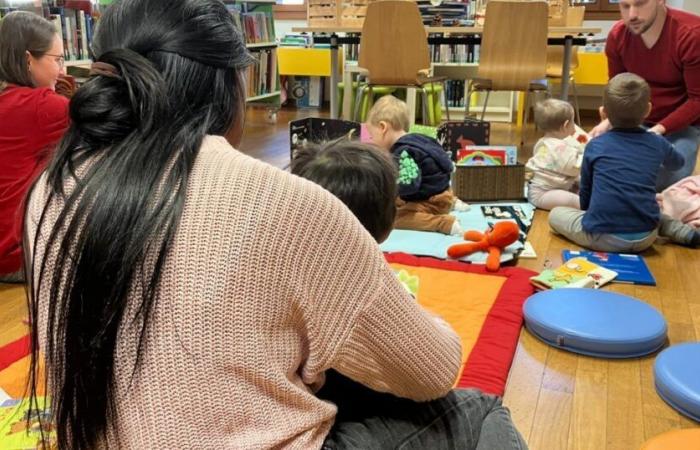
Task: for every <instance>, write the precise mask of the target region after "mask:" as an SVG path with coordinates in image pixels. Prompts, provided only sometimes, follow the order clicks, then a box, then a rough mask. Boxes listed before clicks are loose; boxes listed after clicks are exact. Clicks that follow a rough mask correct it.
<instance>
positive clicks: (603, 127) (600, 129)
mask: <svg viewBox="0 0 700 450" xmlns="http://www.w3.org/2000/svg"><path fill="white" fill-rule="evenodd" d="M611 128H612V126H611V125H610V121H609V120H608V119H605V120H604V121H602V122H600V123H599V124H598V125H596V127H595V128H593V129H592V130H591V131H590V132H589V133H588V135H589V136H590V137H591V139H593V138H595V137H598V136H600V135H601V134H603V133H605V132H608V131H610V129H611Z"/></svg>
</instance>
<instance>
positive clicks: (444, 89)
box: [433, 80, 450, 125]
mask: <svg viewBox="0 0 700 450" xmlns="http://www.w3.org/2000/svg"><path fill="white" fill-rule="evenodd" d="M433 92H435V91H433ZM442 98H443V100H445V116H446V117H447V121H448V122H449V121H450V107H449V105H448V104H447V82H446V81H444V80H443V82H442ZM441 107H442V106H441ZM436 116H437V114H436ZM438 125H439V124H438Z"/></svg>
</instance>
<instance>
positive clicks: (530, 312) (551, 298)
mask: <svg viewBox="0 0 700 450" xmlns="http://www.w3.org/2000/svg"><path fill="white" fill-rule="evenodd" d="M523 312H524V316H525V325H526V326H527V329H528V330H530V332H532V333H533V334H534V335H535V336H537V337H538V338H540V339H542V340H543V341H545V342H547V343H548V344H550V345H553V346H555V347H559V348H562V349H565V350H569V351H572V352H575V353H581V354H584V355H591V356H600V357H603V358H633V357H636V356H641V355H646V354H648V353H652V352H654V351H656V350H658V349H659V348H661V347H662V346H663V345H664V343H665V342H666V321H665V320H664V317H663V316H662V315H661V314H660V313H659V312H658V311H657V310H656V309H654V308H653V307H651V306H649V305H647V304H646V303H643V302H641V301H639V300H635V299H634V298H632V297H628V296H626V295H621V294H616V293H613V292H606V291H599V290H596V289H574V288H571V289H568V288H567V289H554V290H551V291H544V292H540V293H538V294H535V295H533V296H532V297H530V298H529V299H528V300H527V301H526V302H525V305H524V306H523Z"/></svg>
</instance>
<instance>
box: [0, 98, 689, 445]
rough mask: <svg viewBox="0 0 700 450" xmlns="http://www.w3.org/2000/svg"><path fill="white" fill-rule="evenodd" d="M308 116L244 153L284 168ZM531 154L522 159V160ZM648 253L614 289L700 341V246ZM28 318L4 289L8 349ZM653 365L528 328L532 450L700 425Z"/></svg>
mask: <svg viewBox="0 0 700 450" xmlns="http://www.w3.org/2000/svg"><path fill="white" fill-rule="evenodd" d="M306 115H318V111H315V110H299V111H294V110H292V111H287V110H282V111H280V113H279V115H278V120H277V124H276V125H274V124H269V123H266V121H265V113H264V112H262V111H255V110H253V111H249V114H248V121H247V124H246V133H245V135H244V140H243V143H242V144H241V146H240V147H241V150H242V151H244V152H246V153H248V154H250V155H251V156H254V157H256V158H259V159H263V160H265V161H268V162H270V163H271V164H273V165H275V166H277V167H284V166H286V165H287V164H288V162H289V143H288V142H289V135H288V127H287V122H288V121H289V120H294V119H295V118H300V117H305V116H306ZM593 124H594V120H593V119H588V120H585V121H584V125H585V126H584V128H589V127H590V126H591V125H593ZM518 138H519V135H518V133H517V130H516V129H515V127H513V126H510V125H506V124H494V125H493V129H492V134H491V143H492V144H511V143H514V142H518V140H517V139H518ZM536 138H537V136H536V134H535V132H534V131H533V130H530V131H529V133H528V139H526V142H527V143H529V145H530V146H531V145H532V143H533V142H534V140H535V139H536ZM526 148H528V145H526ZM528 156H529V155H528V154H521V155H520V158H519V159H521V160H523V159H527V157H528ZM529 239H530V241H531V242H532V244H533V246H534V248H535V250H536V252H537V254H538V258H537V259H522V260H520V261H518V263H517V265H518V266H520V267H525V268H528V269H532V270H535V271H541V270H542V268H543V267H544V265H545V264H551V265H553V266H557V265H559V264H560V263H561V250H562V249H564V248H575V246H573V245H572V244H569V243H568V242H566V241H564V240H562V239H561V238H559V237H556V236H554V235H553V234H551V233H550V231H549V227H548V225H547V214H546V213H545V212H542V211H538V212H537V213H536V214H535V221H534V224H533V227H532V229H531V230H530V235H529ZM644 256H645V257H646V258H647V261H648V264H649V266H650V268H651V270H652V272H653V273H654V275H655V276H656V279H657V282H658V285H657V286H656V287H643V286H632V285H621V284H613V285H610V286H609V287H607V289H609V290H612V291H615V292H620V293H623V294H628V295H632V296H634V297H637V298H639V299H642V300H644V301H646V302H647V303H649V304H651V305H653V306H655V307H656V308H657V309H659V310H660V311H662V312H663V314H664V315H665V316H666V319H667V321H668V325H669V340H670V343H671V344H676V343H679V342H686V341H698V340H700V296H698V294H697V291H695V290H696V289H698V285H699V283H700V281H699V280H700V250H690V249H686V248H683V247H679V246H676V245H671V244H660V243H657V244H656V245H654V247H653V248H652V249H650V250H648V251H647V252H645V253H644ZM693 292H696V293H695V294H693ZM25 316H26V311H25V306H24V294H23V291H22V289H21V288H18V287H11V286H9V285H0V346H2V345H4V344H6V343H8V342H10V341H12V340H14V339H17V338H18V337H20V336H22V335H23V334H25V333H26V325H24V324H22V321H21V319H22V318H23V317H25ZM653 361H654V357H653V356H651V357H647V358H639V359H632V360H625V361H609V360H603V359H596V358H588V357H583V356H576V355H574V354H571V353H567V352H563V351H560V350H557V349H554V348H551V347H549V346H547V345H545V344H543V343H541V342H540V341H538V340H537V339H535V338H533V337H532V336H531V335H530V334H529V333H528V332H527V331H525V330H524V329H523V331H522V333H521V336H520V343H519V345H518V350H517V353H516V355H515V360H514V362H513V367H512V369H511V374H510V379H509V382H508V386H507V389H506V393H505V397H504V402H505V404H506V405H507V406H508V407H509V408H510V409H511V412H512V415H513V419H514V420H515V422H516V424H517V426H518V428H519V429H520V431H521V432H522V434H523V435H524V436H525V439H526V440H527V442H528V443H529V445H530V448H531V449H534V450H559V449H562V450H574V449H576V450H578V449H590V450H605V449H607V450H617V449H620V450H623V449H624V450H627V449H638V448H639V446H640V445H641V444H642V442H644V441H645V440H647V439H649V438H651V437H652V436H655V435H657V434H659V433H662V432H664V431H668V430H671V429H676V428H690V427H697V426H698V423H696V422H693V421H691V420H689V419H686V418H684V417H682V416H680V415H679V414H678V413H676V412H675V411H674V410H673V409H671V408H670V407H668V406H667V405H666V404H665V403H664V402H663V401H662V400H661V399H660V398H659V396H658V395H657V394H656V392H655V390H654V383H653V374H652V367H653ZM670 450H676V449H670ZM677 450H684V449H677Z"/></svg>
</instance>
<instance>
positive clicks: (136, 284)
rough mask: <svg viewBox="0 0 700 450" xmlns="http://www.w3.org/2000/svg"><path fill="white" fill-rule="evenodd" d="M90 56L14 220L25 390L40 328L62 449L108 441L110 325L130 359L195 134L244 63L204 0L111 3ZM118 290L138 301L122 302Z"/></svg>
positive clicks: (216, 6)
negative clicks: (25, 287)
mask: <svg viewBox="0 0 700 450" xmlns="http://www.w3.org/2000/svg"><path fill="white" fill-rule="evenodd" d="M92 50H93V54H94V56H95V60H96V61H97V62H100V63H103V64H101V65H100V66H101V70H100V71H99V73H100V75H97V76H93V77H92V78H91V79H90V80H89V81H88V82H87V83H86V84H85V85H84V86H83V87H81V88H80V89H79V90H78V91H77V92H76V94H75V96H74V97H73V98H72V100H71V103H70V119H71V125H70V128H69V129H68V131H67V133H66V135H65V136H64V138H63V140H62V141H61V143H60V145H59V148H58V150H57V153H56V155H55V157H54V159H53V160H52V162H51V164H50V166H49V167H48V169H47V170H46V173H45V174H44V176H45V180H46V185H47V186H46V192H45V196H46V201H45V206H43V211H42V212H41V214H40V217H38V218H34V219H32V218H31V217H26V219H25V222H26V223H29V222H30V221H31V220H35V221H38V226H37V231H36V233H34V234H33V235H32V236H29V235H28V232H27V231H26V230H27V229H26V226H25V249H27V251H25V254H27V255H28V256H27V258H26V260H25V265H26V267H27V269H28V270H27V273H28V275H29V283H30V285H29V286H30V288H29V309H30V318H31V322H32V324H33V327H32V367H31V373H30V383H29V388H30V395H31V397H32V398H33V399H34V402H35V406H38V405H37V404H36V394H37V387H38V386H39V383H40V382H41V381H40V380H39V376H38V375H37V371H38V366H39V364H38V360H39V357H40V356H39V330H38V327H39V324H40V323H46V328H45V330H43V331H45V332H46V339H45V343H46V346H45V347H44V348H42V349H41V350H42V351H43V353H44V355H45V358H46V359H45V360H46V374H47V379H48V386H47V387H48V392H50V394H51V395H52V407H51V409H52V411H53V415H54V419H55V425H56V430H57V434H58V445H59V448H71V449H88V448H94V447H95V446H96V444H97V443H99V442H102V441H104V440H106V439H107V437H108V436H113V435H116V433H110V430H113V429H112V428H110V427H111V423H112V420H113V419H114V417H115V390H116V387H115V384H114V381H115V377H114V369H115V348H116V339H117V333H118V331H119V329H120V326H123V327H126V326H131V325H134V324H135V325H136V326H137V328H136V329H137V330H140V336H139V338H138V342H139V344H138V349H137V353H136V355H137V357H136V366H138V365H139V362H140V358H141V355H142V353H143V350H144V348H143V343H144V342H145V338H144V336H145V333H146V332H147V327H148V324H149V316H150V313H151V311H152V310H153V308H154V303H155V302H156V300H157V296H156V287H157V285H158V281H159V279H160V276H161V272H162V270H163V265H164V261H165V259H166V257H167V254H168V250H169V247H170V244H171V241H172V239H173V236H174V234H175V231H176V228H177V225H178V222H179V218H180V216H181V213H182V208H183V203H184V199H185V189H186V187H187V184H188V179H189V176H190V172H191V170H192V167H193V164H194V161H195V159H196V157H197V154H198V151H199V148H200V146H201V144H202V141H203V139H204V137H205V135H207V134H213V135H226V134H227V133H228V132H229V131H230V129H231V128H232V126H234V125H233V124H235V123H236V121H237V120H241V115H242V114H243V113H244V101H245V99H244V92H245V89H244V85H243V81H242V76H241V73H242V69H243V68H244V67H246V66H247V65H248V64H249V63H250V61H251V58H250V55H249V53H248V52H247V50H246V47H245V43H244V41H243V39H242V35H241V33H240V31H239V30H237V29H236V27H235V25H234V21H233V19H232V17H231V15H230V14H229V12H228V11H227V9H226V7H225V6H224V5H223V4H222V3H221V2H220V1H216V0H121V1H119V2H117V3H115V4H114V5H112V6H111V7H110V8H108V9H107V11H106V12H105V14H104V15H103V16H102V18H101V20H100V23H99V25H98V27H97V30H96V33H95V38H94V41H93V47H92ZM105 67H106V68H107V69H105ZM39 186H41V184H37V185H36V186H35V187H34V188H33V189H32V190H33V191H36V192H34V195H38V194H39V190H40V187H39ZM51 205H53V206H52V207H51V208H50V206H51ZM52 211H53V212H52ZM25 216H26V215H25ZM30 242H33V243H34V248H31V246H29V245H27V244H28V243H30ZM127 296H129V298H133V297H134V296H135V297H137V298H138V299H139V300H140V301H139V302H138V303H137V304H136V305H133V304H131V303H129V304H128V305H127ZM40 304H41V307H40ZM127 308H128V309H127ZM132 308H135V309H134V311H135V313H134V314H133V317H132V314H131V311H132ZM127 311H129V314H127ZM40 313H41V314H45V313H46V314H47V315H46V316H45V317H42V318H41V319H42V320H41V321H39V320H38V316H39V314H40ZM132 321H133V322H132ZM136 368H137V367H134V368H133V371H134V372H132V373H135V371H136Z"/></svg>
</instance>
